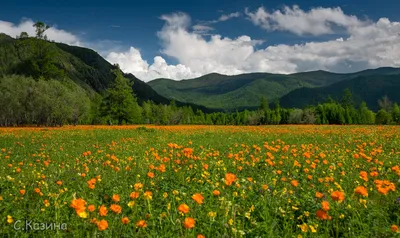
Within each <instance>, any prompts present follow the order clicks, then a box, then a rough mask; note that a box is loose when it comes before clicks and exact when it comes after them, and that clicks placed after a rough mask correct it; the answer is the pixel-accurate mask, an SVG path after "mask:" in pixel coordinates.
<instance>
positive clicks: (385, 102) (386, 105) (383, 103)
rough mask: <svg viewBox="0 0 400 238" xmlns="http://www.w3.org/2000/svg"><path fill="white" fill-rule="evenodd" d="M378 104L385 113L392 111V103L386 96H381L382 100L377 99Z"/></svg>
mask: <svg viewBox="0 0 400 238" xmlns="http://www.w3.org/2000/svg"><path fill="white" fill-rule="evenodd" d="M378 104H379V106H380V108H381V109H383V110H385V111H387V112H390V111H391V110H392V102H391V101H390V99H389V97H388V96H387V95H385V96H383V97H382V99H379V100H378Z"/></svg>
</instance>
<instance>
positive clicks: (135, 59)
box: [106, 47, 200, 81]
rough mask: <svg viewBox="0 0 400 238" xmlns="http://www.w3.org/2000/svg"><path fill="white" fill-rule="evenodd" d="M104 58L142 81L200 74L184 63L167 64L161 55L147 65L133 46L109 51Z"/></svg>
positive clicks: (181, 77)
mask: <svg viewBox="0 0 400 238" xmlns="http://www.w3.org/2000/svg"><path fill="white" fill-rule="evenodd" d="M106 59H107V60H108V61H109V62H112V63H113V64H119V66H120V68H121V69H122V71H124V72H126V73H132V74H133V75H135V76H136V77H138V78H139V79H141V80H143V81H149V80H151V79H155V78H170V79H184V78H191V77H196V76H200V74H199V73H197V74H196V73H193V72H192V71H191V69H190V68H188V67H186V66H185V65H182V64H178V65H168V64H167V62H166V61H165V59H163V58H162V57H161V56H156V57H154V62H153V64H152V65H149V64H148V63H147V61H146V60H144V59H143V58H142V55H141V54H140V51H139V50H138V49H136V48H134V47H130V49H129V51H127V52H121V53H116V52H111V53H109V54H108V55H107V57H106Z"/></svg>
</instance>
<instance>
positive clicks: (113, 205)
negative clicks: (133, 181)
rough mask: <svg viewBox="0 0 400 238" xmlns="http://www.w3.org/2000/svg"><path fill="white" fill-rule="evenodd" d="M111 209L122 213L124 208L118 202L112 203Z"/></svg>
mask: <svg viewBox="0 0 400 238" xmlns="http://www.w3.org/2000/svg"><path fill="white" fill-rule="evenodd" d="M110 209H111V211H113V212H114V213H118V214H119V213H121V210H122V208H121V206H120V205H117V204H112V205H111V206H110Z"/></svg>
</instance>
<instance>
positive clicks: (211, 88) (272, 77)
mask: <svg viewBox="0 0 400 238" xmlns="http://www.w3.org/2000/svg"><path fill="white" fill-rule="evenodd" d="M391 74H400V69H397V68H379V69H374V70H365V71H361V72H357V73H351V74H337V73H331V72H326V71H313V72H303V73H295V74H290V75H282V74H269V73H250V74H241V75H235V76H226V75H220V74H216V73H213V74H208V75H205V76H202V77H199V78H195V79H189V80H181V81H174V80H171V79H156V80H153V81H150V82H148V84H149V85H150V86H151V87H152V88H153V89H154V90H155V91H156V92H157V93H159V94H160V95H162V96H164V97H166V98H170V99H175V100H179V101H183V102H190V103H196V104H199V105H203V106H206V107H208V108H214V109H222V110H225V111H233V110H241V109H245V108H248V109H252V108H255V107H258V105H259V103H260V98H261V97H262V96H264V97H266V98H267V100H268V101H269V102H272V101H273V100H274V99H276V98H281V97H283V96H284V95H286V94H288V93H290V92H292V91H293V90H297V89H301V88H317V87H325V86H329V85H332V84H335V83H338V82H341V81H344V80H349V79H352V78H356V77H358V76H364V75H365V76H367V75H391ZM294 100H295V99H294ZM289 106H291V105H289Z"/></svg>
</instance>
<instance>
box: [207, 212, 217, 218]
mask: <svg viewBox="0 0 400 238" xmlns="http://www.w3.org/2000/svg"><path fill="white" fill-rule="evenodd" d="M208 216H209V217H216V216H217V213H216V212H209V213H208Z"/></svg>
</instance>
